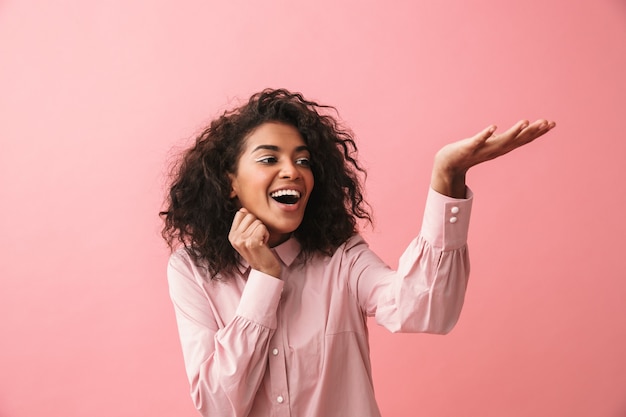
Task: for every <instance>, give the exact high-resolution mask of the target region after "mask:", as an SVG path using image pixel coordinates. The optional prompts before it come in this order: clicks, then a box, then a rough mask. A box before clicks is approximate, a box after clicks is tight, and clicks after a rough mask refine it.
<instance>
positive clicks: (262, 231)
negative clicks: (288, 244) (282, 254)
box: [228, 208, 281, 279]
mask: <svg viewBox="0 0 626 417" xmlns="http://www.w3.org/2000/svg"><path fill="white" fill-rule="evenodd" d="M269 237H270V233H269V231H268V230H267V227H265V225H264V224H263V223H262V222H261V220H259V219H257V218H256V216H255V215H254V214H252V213H250V212H249V211H248V210H246V209H245V208H242V209H239V211H238V212H237V213H236V214H235V218H234V219H233V224H232V226H231V227H230V233H229V234H228V240H229V241H230V244H231V245H233V248H235V250H236V251H237V252H238V253H239V254H240V255H241V256H242V257H243V258H244V259H245V260H246V261H248V263H249V264H250V267H251V268H253V269H256V270H257V271H261V272H263V273H265V274H268V275H271V276H273V277H276V278H279V279H280V271H281V267H280V262H279V261H278V259H277V258H276V256H275V255H274V253H273V252H272V250H271V249H270V247H269V246H268V244H267V242H268V240H269Z"/></svg>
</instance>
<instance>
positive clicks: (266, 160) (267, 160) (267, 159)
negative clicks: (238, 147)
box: [256, 156, 311, 168]
mask: <svg viewBox="0 0 626 417" xmlns="http://www.w3.org/2000/svg"><path fill="white" fill-rule="evenodd" d="M256 161H257V162H258V163H260V164H263V165H270V164H275V163H276V162H278V159H277V158H276V157H275V156H264V157H262V158H259V159H257V160H256ZM296 165H301V166H303V167H307V168H308V167H310V166H311V161H310V160H309V158H298V159H296Z"/></svg>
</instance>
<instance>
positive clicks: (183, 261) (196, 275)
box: [167, 248, 220, 283]
mask: <svg viewBox="0 0 626 417" xmlns="http://www.w3.org/2000/svg"><path fill="white" fill-rule="evenodd" d="M167 276H168V279H169V280H172V279H175V278H186V279H191V280H193V281H197V282H199V283H200V282H202V281H212V280H214V279H215V278H220V277H219V276H210V275H209V273H208V269H207V267H206V266H204V265H199V264H198V263H196V262H194V260H193V259H192V257H191V256H190V255H189V252H188V251H187V250H186V249H185V248H180V249H177V250H176V251H174V252H172V254H171V255H170V257H169V260H168V263H167Z"/></svg>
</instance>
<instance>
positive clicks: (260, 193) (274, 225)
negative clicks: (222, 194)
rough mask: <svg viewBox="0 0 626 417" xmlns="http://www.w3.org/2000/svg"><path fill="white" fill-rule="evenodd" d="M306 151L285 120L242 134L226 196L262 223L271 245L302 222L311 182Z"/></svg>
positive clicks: (287, 235)
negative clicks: (230, 187)
mask: <svg viewBox="0 0 626 417" xmlns="http://www.w3.org/2000/svg"><path fill="white" fill-rule="evenodd" d="M310 157H311V155H310V153H309V151H308V149H307V147H306V144H305V143H304V140H303V139H302V136H301V135H300V133H299V132H298V130H297V129H296V128H295V127H293V126H290V125H286V124H282V123H274V122H269V123H264V124H262V125H260V126H259V127H257V128H256V129H255V130H254V131H252V133H251V134H250V135H249V136H248V137H247V139H246V140H245V143H244V147H243V150H242V152H241V155H240V156H239V159H238V161H237V169H236V172H235V173H234V174H230V180H231V186H232V191H231V197H233V198H234V197H236V198H237V199H238V200H239V204H240V205H241V207H244V208H245V209H247V210H248V211H249V212H250V213H252V214H254V215H255V216H256V217H257V218H258V219H259V220H261V222H263V224H264V225H265V226H266V227H267V229H268V231H269V233H270V239H269V242H268V244H269V245H270V246H276V245H278V244H280V243H282V242H284V241H285V240H287V239H288V238H289V236H290V234H291V233H292V232H293V231H294V230H296V229H297V228H298V226H300V223H302V219H303V218H304V210H305V209H306V204H307V202H308V200H309V196H310V195H311V191H312V190H313V184H314V180H313V172H312V171H311V167H310Z"/></svg>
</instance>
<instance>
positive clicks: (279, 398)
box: [276, 395, 285, 404]
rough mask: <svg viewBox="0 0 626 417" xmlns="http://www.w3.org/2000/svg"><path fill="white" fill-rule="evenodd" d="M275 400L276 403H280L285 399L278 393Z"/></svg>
mask: <svg viewBox="0 0 626 417" xmlns="http://www.w3.org/2000/svg"><path fill="white" fill-rule="evenodd" d="M276 401H278V404H282V403H283V402H285V399H284V398H283V396H282V395H279V396H278V398H276Z"/></svg>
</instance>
